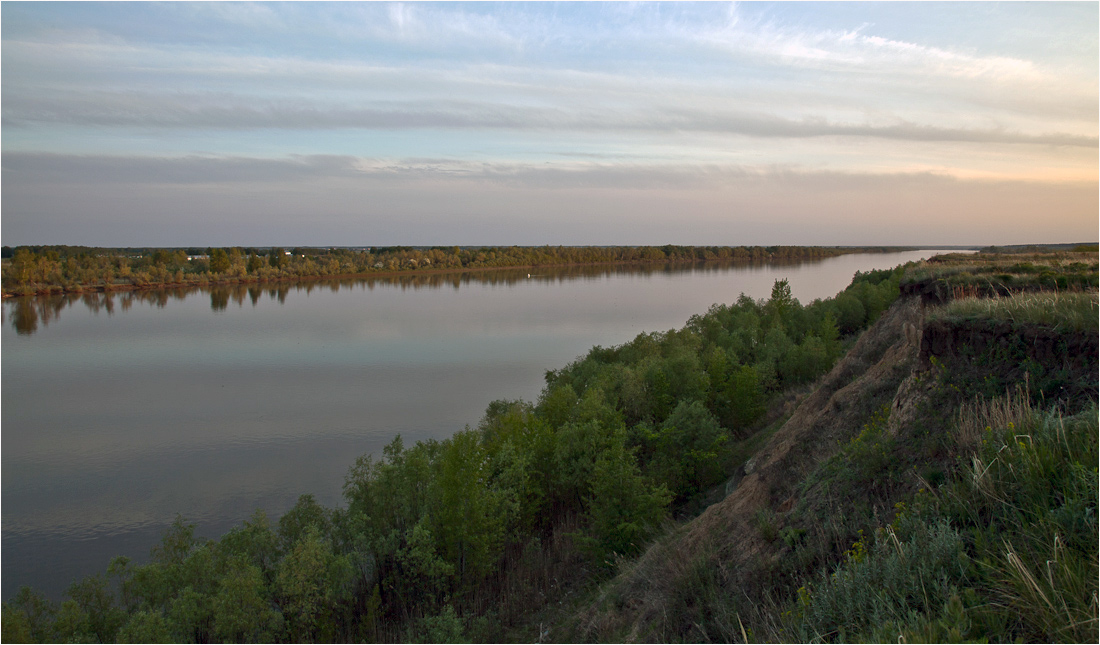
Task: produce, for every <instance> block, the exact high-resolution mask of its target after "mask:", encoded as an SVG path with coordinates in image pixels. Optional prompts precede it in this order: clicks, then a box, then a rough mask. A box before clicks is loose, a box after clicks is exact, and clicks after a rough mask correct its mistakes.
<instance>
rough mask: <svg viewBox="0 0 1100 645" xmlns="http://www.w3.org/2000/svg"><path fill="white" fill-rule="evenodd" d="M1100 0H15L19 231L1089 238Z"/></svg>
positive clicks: (1095, 185) (519, 240)
mask: <svg viewBox="0 0 1100 645" xmlns="http://www.w3.org/2000/svg"><path fill="white" fill-rule="evenodd" d="M1098 7H1100V5H1098V3H1096V2H1070V3H1058V2H1035V3H1031V2H1012V3H994V2H978V3H954V2H944V3H940V2H929V3H925V2H916V3H908V2H885V3H876V2H857V3H827V2H791V3H719V2H706V3H686V2H684V3H680V2H675V3H648V2H640V3H620V2H601V3H584V2H566V3H542V2H521V3H497V2H489V3H451V2H443V3H419V2H412V3H382V2H377V3H376V2H368V3H354V2H337V3H320V2H317V3H314V2H307V3H273V4H267V3H257V4H253V3H226V2H199V3H165V4H159V3H142V2H138V3H94V2H78V3H62V2H57V3H55V2H30V3H22V2H7V1H5V2H3V3H2V4H0V47H2V55H0V68H2V69H0V107H2V121H0V149H2V166H3V168H2V174H0V182H2V186H0V190H2V195H0V229H2V230H0V235H2V242H3V244H5V245H9V246H15V245H20V244H71V245H90V246H146V245H148V246H192V245H194V246H231V245H240V246H266V245H309V246H323V245H339V246H353V245H395V244H405V245H435V244H439V245H452V244H457V245H481V244H485V245H511V244H516V245H543V244H551V245H558V244H565V245H587V244H594V245H616V244H622V245H641V244H653V245H659V244H669V243H671V244H691V245H757V244H763V245H772V244H792V245H914V244H915V245H934V244H958V245H964V244H982V245H984V244H1025V243H1058V242H1083V241H1091V242H1095V241H1097V239H1098V238H1100V234H1098V233H1100V231H1098V228H1100V224H1098V212H1100V197H1098V195H1100V162H1098V159H1100V148H1098V132H1097V130H1098V122H1100V90H1098V80H1100V71H1098V60H1100V51H1098V41H1100V36H1098V33H1100V32H1098V25H1100V12H1098Z"/></svg>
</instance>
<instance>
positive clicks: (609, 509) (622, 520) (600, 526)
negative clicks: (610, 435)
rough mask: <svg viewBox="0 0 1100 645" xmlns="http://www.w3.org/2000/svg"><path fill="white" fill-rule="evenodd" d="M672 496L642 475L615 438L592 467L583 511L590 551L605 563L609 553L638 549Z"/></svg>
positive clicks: (662, 514)
mask: <svg viewBox="0 0 1100 645" xmlns="http://www.w3.org/2000/svg"><path fill="white" fill-rule="evenodd" d="M671 500H672V495H671V493H669V492H668V489H667V488H665V486H664V485H663V484H662V485H659V486H653V485H652V484H650V483H649V482H648V481H647V480H646V479H645V478H644V477H642V474H641V472H640V471H639V470H638V464H637V462H636V461H635V459H634V455H633V454H632V453H631V452H630V451H628V450H627V449H626V447H625V446H624V445H623V443H622V441H617V442H614V443H613V444H611V445H610V446H609V447H608V448H607V449H606V450H604V451H603V452H602V453H600V455H599V457H598V458H597V459H596V462H595V464H594V467H593V477H592V494H591V496H590V497H589V499H588V505H587V506H588V511H587V513H586V517H587V519H588V523H589V527H588V530H587V533H588V539H587V540H586V541H585V542H586V543H587V547H588V549H589V552H590V553H591V554H592V555H593V556H594V557H595V559H596V560H597V561H598V562H602V563H605V564H607V565H610V564H611V562H610V556H611V555H612V554H616V555H632V554H634V553H637V552H638V551H640V550H641V547H642V546H643V544H644V541H645V539H646V538H648V537H649V536H650V535H651V534H652V532H653V530H654V529H655V528H656V527H657V525H658V524H659V523H660V522H661V520H662V519H664V517H665V513H666V510H667V508H668V505H669V502H670V501H671Z"/></svg>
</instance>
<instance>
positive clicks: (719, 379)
mask: <svg viewBox="0 0 1100 645" xmlns="http://www.w3.org/2000/svg"><path fill="white" fill-rule="evenodd" d="M620 251H621V250H620ZM495 252H496V251H484V250H483V251H477V252H475V257H476V256H477V255H478V254H481V253H484V254H486V257H485V261H490V258H489V255H488V254H490V253H495ZM583 252H584V250H578V253H583ZM617 252H618V251H617ZM211 255H213V254H211ZM226 255H227V256H229V255H230V254H229V253H228V252H227V253H226ZM563 256H564V257H571V258H574V257H575V258H583V257H598V256H585V255H577V256H569V255H566V254H565V251H564V250H563ZM246 257H248V256H246V255H244V254H236V255H235V256H233V257H232V259H231V266H233V265H234V263H236V262H239V261H241V260H242V258H246ZM269 257H274V258H279V257H280V256H279V255H277V254H276V255H271V256H269ZM666 258H667V256H666ZM333 259H334V260H335V258H333ZM58 261H61V260H58ZM268 266H270V264H268ZM900 277H901V269H900V268H899V269H897V270H893V271H889V270H888V271H874V272H870V273H866V274H857V275H856V277H855V279H854V280H853V282H852V284H851V285H850V286H849V287H848V288H847V289H846V290H845V291H844V292H842V293H841V294H839V295H838V296H837V297H836V298H832V299H828V300H815V301H814V302H812V303H810V304H808V305H805V306H804V305H802V304H801V303H799V302H798V300H796V299H795V298H793V297H792V296H791V291H790V287H789V285H788V284H787V282H786V281H785V280H781V281H777V282H776V283H775V285H774V287H773V289H772V292H771V297H770V298H769V299H767V300H759V301H754V300H753V299H751V298H749V297H747V296H744V295H742V296H741V297H740V298H739V299H738V300H737V301H736V302H735V303H733V304H729V305H724V304H723V305H714V306H713V307H711V309H710V310H709V311H707V312H706V313H705V314H700V315H697V316H693V317H692V318H691V319H690V320H689V321H688V323H687V325H686V326H685V327H684V328H682V329H680V330H670V331H667V332H659V333H644V334H640V335H639V336H638V337H637V338H635V339H634V340H633V341H631V342H629V343H626V344H624V345H621V346H618V347H611V348H603V347H594V348H593V349H592V350H591V351H590V352H588V354H587V355H585V356H584V357H581V358H579V359H578V360H576V361H575V362H573V363H571V364H569V365H567V366H565V367H564V368H562V369H559V370H553V371H549V372H547V374H546V386H545V388H544V389H543V391H542V393H541V395H540V396H539V399H538V401H537V402H535V403H527V402H522V401H495V402H493V403H491V404H490V405H489V406H488V409H487V411H486V413H485V416H484V418H483V419H482V420H481V422H480V423H479V424H478V426H477V427H476V428H472V429H471V428H467V429H466V430H464V431H461V432H458V433H456V434H455V435H453V436H452V437H450V438H448V439H445V440H442V441H438V440H426V441H419V442H417V443H416V444H415V445H411V446H406V445H405V444H404V443H403V441H402V440H401V438H400V437H397V438H395V439H394V440H393V441H392V443H390V444H389V445H388V446H386V448H385V449H384V450H383V453H382V454H381V455H376V456H371V455H367V456H363V457H360V458H359V459H358V460H357V461H356V463H355V465H354V466H353V467H352V468H351V470H350V472H349V474H348V476H347V478H346V482H345V485H344V499H345V502H346V505H345V507H343V508H334V509H332V508H326V507H323V506H322V505H320V504H318V503H317V502H316V501H315V500H314V499H313V497H311V496H308V495H306V496H303V497H301V498H300V499H299V501H298V503H297V505H296V506H295V507H294V508H292V509H291V510H290V511H288V512H287V513H286V514H285V515H283V516H282V517H281V518H280V519H279V520H278V521H277V522H272V521H270V520H269V519H268V518H267V517H266V516H265V515H264V514H263V513H261V512H257V513H256V514H255V515H254V516H253V517H252V518H251V519H249V520H248V521H246V522H244V523H243V524H242V525H240V526H239V527H237V528H235V529H233V530H231V531H230V532H229V533H227V534H226V535H224V536H222V537H221V538H220V539H218V540H204V539H200V538H198V537H197V536H196V535H195V533H194V527H193V525H190V524H188V523H187V522H186V521H184V520H182V519H179V520H177V522H176V523H175V524H174V525H173V526H172V528H171V529H170V530H169V531H168V532H167V534H166V535H165V536H164V538H163V540H162V542H161V544H160V545H159V546H157V547H156V548H154V549H153V552H152V558H151V561H149V562H148V563H147V564H141V565H135V564H133V563H132V562H131V561H130V560H128V559H127V558H123V557H120V558H116V559H115V560H113V561H112V562H111V563H110V566H109V567H108V568H107V570H106V574H105V575H97V576H91V577H89V578H86V579H84V580H82V581H80V582H76V583H74V584H73V585H72V587H70V589H69V591H68V593H67V594H66V596H67V597H66V599H65V600H64V601H63V602H61V603H60V604H56V603H53V602H51V601H48V600H46V599H44V598H43V597H41V596H40V595H38V594H36V593H34V592H33V591H31V590H30V589H28V588H24V589H23V590H22V591H20V593H19V594H18V595H17V596H16V597H15V598H13V599H11V600H10V601H9V602H7V603H5V604H4V605H3V639H4V641H5V642H18V641H39V642H47V641H56V642H72V641H75V642H93V641H98V642H212V641H230V642H317V641H335V640H340V641H346V640H361V641H370V642H377V641H396V640H410V641H423V642H462V639H475V640H487V641H497V642H500V641H501V640H502V639H504V637H505V633H504V632H502V631H501V630H502V629H505V628H506V627H507V626H508V625H509V624H512V623H513V622H514V621H515V620H517V619H518V618H520V617H522V616H523V614H524V612H525V611H528V609H529V608H530V607H531V606H540V605H541V604H543V603H544V602H545V601H546V598H547V597H548V595H552V594H555V593H558V594H560V593H561V585H562V584H566V582H565V581H568V580H577V579H585V578H586V577H587V578H591V577H593V576H595V577H597V578H598V577H599V576H600V575H603V573H604V572H609V571H611V570H612V568H613V565H614V563H615V562H616V561H617V559H618V558H621V557H624V556H630V555H633V554H636V553H638V552H639V551H640V550H641V549H643V548H644V547H645V545H646V544H647V540H649V539H651V537H652V536H654V535H655V533H656V531H657V529H658V527H659V526H660V524H661V523H662V522H663V521H664V520H665V519H666V518H667V517H669V515H670V514H676V513H680V512H684V511H685V510H690V509H692V508H698V507H699V501H700V500H701V499H703V498H704V496H705V495H706V494H707V492H708V491H709V490H711V489H713V488H714V487H715V486H718V485H721V484H722V483H723V482H724V481H725V479H726V477H727V476H728V473H729V472H730V469H731V465H732V464H734V463H737V461H736V454H737V451H738V450H739V448H738V446H739V444H740V442H741V441H742V440H743V439H745V438H746V437H749V436H750V435H752V434H754V433H756V432H758V431H759V430H760V429H761V428H762V427H763V424H764V423H765V420H764V419H763V416H764V413H765V410H766V409H767V408H768V406H769V403H771V402H773V401H775V400H776V399H777V398H778V397H782V396H783V395H784V393H785V392H789V391H790V390H791V388H794V387H798V386H800V385H802V384H806V383H809V382H810V381H813V380H814V379H816V378H818V377H819V376H821V375H822V374H824V373H825V372H826V371H827V370H828V369H830V368H831V366H832V365H833V364H834V362H835V361H836V360H837V358H838V357H839V356H840V355H841V353H842V351H843V349H844V346H845V344H846V343H847V342H848V341H849V340H850V339H851V338H853V337H854V334H856V333H857V332H858V331H859V330H860V329H862V328H863V327H865V326H866V325H867V324H868V323H869V322H871V321H872V320H874V319H875V318H876V317H877V316H878V315H879V314H880V313H881V312H882V311H884V310H885V309H886V308H887V307H888V306H889V305H890V303H891V302H892V301H893V299H895V298H896V297H897V294H898V282H899V280H900Z"/></svg>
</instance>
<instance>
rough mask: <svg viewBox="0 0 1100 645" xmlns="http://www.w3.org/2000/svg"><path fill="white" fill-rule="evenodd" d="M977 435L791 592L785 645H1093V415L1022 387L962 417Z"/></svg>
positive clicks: (964, 430) (965, 429) (967, 431)
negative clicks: (924, 485)
mask: <svg viewBox="0 0 1100 645" xmlns="http://www.w3.org/2000/svg"><path fill="white" fill-rule="evenodd" d="M983 423H984V424H985V426H984V429H983V430H982V431H981V433H980V439H979V441H978V442H977V443H976V444H975V445H974V446H973V447H972V449H971V450H968V451H965V454H966V456H967V457H969V464H968V466H967V467H966V468H964V469H962V470H961V472H960V473H959V476H958V477H956V478H955V479H954V480H953V481H951V482H948V483H947V484H945V485H944V486H942V487H940V488H939V489H936V490H926V491H923V492H922V493H920V494H918V495H917V497H916V499H915V500H913V503H912V505H901V506H900V507H899V508H900V509H901V510H900V512H899V513H898V515H897V517H896V518H895V519H894V521H893V522H891V523H890V524H889V525H887V526H886V527H884V528H881V529H879V530H878V531H876V533H875V535H874V536H873V537H868V538H867V539H861V540H859V541H858V542H857V543H856V544H854V545H853V547H852V549H850V550H849V551H848V553H847V555H846V558H845V560H844V561H843V562H842V563H841V564H840V565H839V566H838V567H837V568H836V569H835V570H834V571H833V572H831V573H821V574H819V575H818V577H817V578H816V579H815V580H812V581H811V582H810V583H808V584H806V585H804V586H803V587H802V588H800V589H799V590H798V594H797V597H796V598H795V599H794V600H793V601H792V602H791V603H790V604H789V606H788V608H787V610H786V611H787V613H786V614H785V616H786V617H787V622H786V625H787V626H786V630H785V631H784V632H783V634H782V638H783V639H784V640H790V639H794V640H801V641H807V642H810V641H812V642H820V641H867V640H869V641H879V642H885V641H893V642H899V640H904V641H907V642H912V641H941V642H958V641H961V640H970V641H972V640H977V639H988V640H990V641H1011V640H1024V641H1046V642H1096V639H1097V594H1098V583H1097V581H1098V570H1097V555H1098V554H1097V540H1096V536H1097V514H1096V509H1097V468H1096V463H1097V459H1098V451H1097V436H1098V431H1100V428H1098V424H1097V410H1096V407H1095V406H1094V407H1092V408H1091V409H1090V410H1087V411H1085V412H1084V413H1081V414H1079V415H1076V416H1073V417H1069V418H1063V417H1062V416H1061V415H1060V414H1058V413H1057V412H1051V411H1047V412H1040V411H1037V410H1035V409H1034V408H1032V406H1031V404H1030V403H1029V401H1028V396H1027V395H1026V393H1023V392H1018V393H1016V394H1013V395H1009V396H1007V397H1005V398H1004V399H1002V400H1000V401H988V402H978V403H976V404H974V405H971V406H969V407H967V408H965V409H964V410H963V412H962V413H960V428H959V431H960V434H961V435H962V436H967V437H969V436H972V434H973V430H972V429H973V428H974V427H976V426H981V425H982V424H983Z"/></svg>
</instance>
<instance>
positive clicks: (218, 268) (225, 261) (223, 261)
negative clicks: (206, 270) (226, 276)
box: [210, 249, 232, 273]
mask: <svg viewBox="0 0 1100 645" xmlns="http://www.w3.org/2000/svg"><path fill="white" fill-rule="evenodd" d="M231 265H232V263H231V262H230V260H229V254H228V253H226V252H225V249H211V250H210V272H211V273H225V272H226V271H228V270H229V267H230V266H231Z"/></svg>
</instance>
